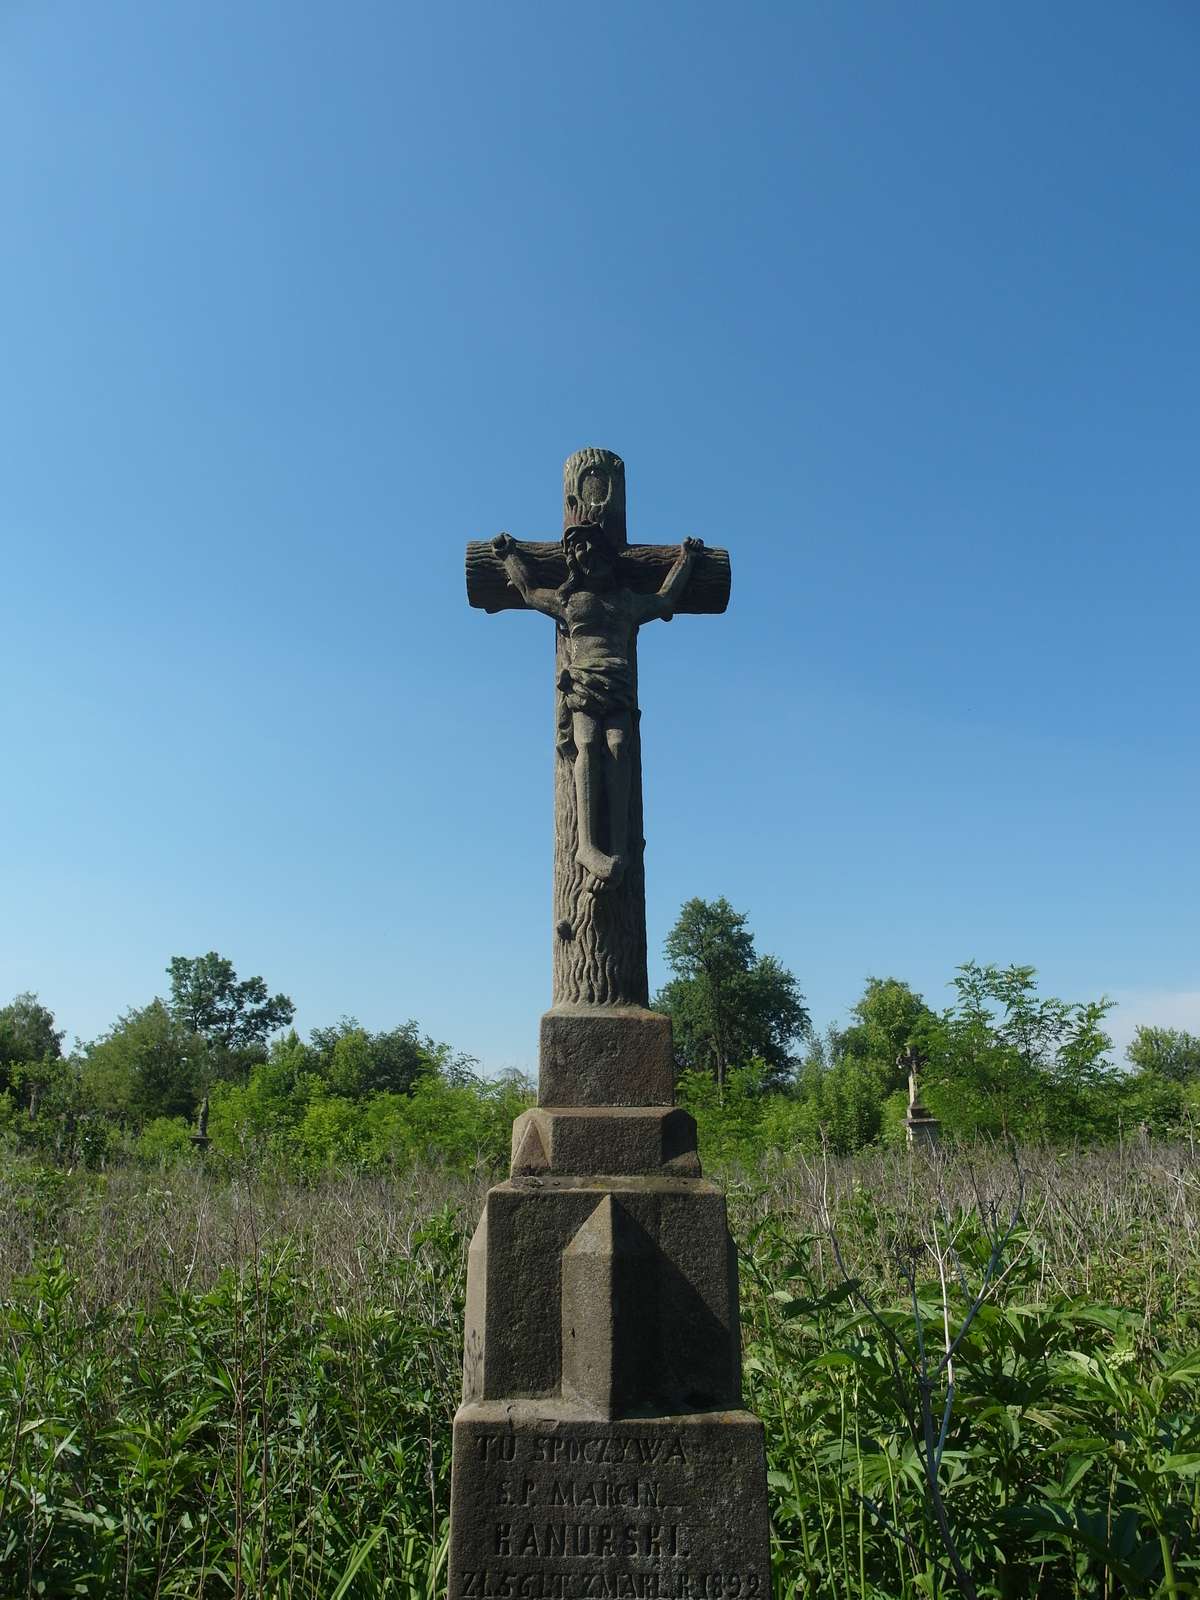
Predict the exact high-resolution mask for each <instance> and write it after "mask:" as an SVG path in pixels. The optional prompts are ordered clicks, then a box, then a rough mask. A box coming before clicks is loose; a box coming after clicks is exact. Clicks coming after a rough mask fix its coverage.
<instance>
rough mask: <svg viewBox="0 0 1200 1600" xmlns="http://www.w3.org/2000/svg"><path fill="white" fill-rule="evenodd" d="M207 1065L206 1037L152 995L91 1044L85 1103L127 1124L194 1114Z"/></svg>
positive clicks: (84, 1072)
mask: <svg viewBox="0 0 1200 1600" xmlns="http://www.w3.org/2000/svg"><path fill="white" fill-rule="evenodd" d="M207 1067H208V1050H207V1046H206V1044H205V1042H204V1040H203V1039H202V1038H200V1036H199V1035H198V1034H196V1033H193V1032H192V1031H191V1030H190V1029H189V1028H188V1027H187V1026H186V1025H185V1024H184V1023H183V1022H181V1021H180V1020H179V1018H178V1017H176V1016H175V1015H174V1014H173V1013H172V1011H171V1010H170V1008H169V1007H168V1006H167V1005H166V1004H165V1003H164V1002H163V1001H162V1000H152V1001H151V1002H150V1004H149V1005H148V1006H141V1007H134V1008H133V1009H131V1010H129V1011H127V1012H125V1014H124V1015H123V1016H122V1017H121V1018H120V1019H119V1020H118V1021H117V1022H116V1023H115V1024H114V1026H113V1027H112V1028H110V1029H109V1031H108V1032H107V1033H106V1034H104V1035H102V1036H101V1037H100V1038H99V1039H97V1040H95V1041H94V1043H92V1044H90V1045H88V1046H87V1049H86V1051H85V1052H84V1057H83V1061H82V1064H81V1066H80V1094H81V1097H82V1100H83V1104H84V1106H85V1108H87V1109H93V1110H96V1111H99V1112H101V1113H102V1114H103V1115H105V1116H108V1117H111V1118H114V1119H115V1120H117V1121H119V1122H123V1123H127V1124H134V1125H137V1126H141V1124H142V1123H143V1122H147V1121H149V1120H151V1119H152V1118H154V1117H191V1115H192V1114H193V1112H194V1110H195V1107H196V1101H197V1098H198V1096H199V1091H200V1088H201V1085H202V1084H203V1083H204V1081H205V1080H206V1077H207Z"/></svg>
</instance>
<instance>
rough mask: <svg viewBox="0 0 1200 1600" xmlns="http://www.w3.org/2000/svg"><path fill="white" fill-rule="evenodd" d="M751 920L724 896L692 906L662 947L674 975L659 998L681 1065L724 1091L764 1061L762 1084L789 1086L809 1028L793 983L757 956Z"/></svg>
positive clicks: (766, 959) (681, 915) (781, 969)
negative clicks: (740, 1072) (735, 1071)
mask: <svg viewBox="0 0 1200 1600" xmlns="http://www.w3.org/2000/svg"><path fill="white" fill-rule="evenodd" d="M747 920H748V919H747V918H746V916H745V915H743V914H742V913H741V912H738V911H735V910H734V909H733V907H732V906H731V905H730V904H729V901H728V900H726V899H725V898H724V897H723V896H722V897H721V898H720V899H718V900H711V901H710V900H700V899H695V900H688V901H687V902H686V903H685V904H684V906H683V908H682V909H681V911H680V913H679V917H678V920H677V921H676V923H675V926H674V927H673V928H672V929H671V931H670V933H669V934H668V935H667V938H666V943H665V946H664V950H665V954H666V958H667V963H668V965H669V966H670V968H671V971H672V972H673V973H674V974H675V976H674V978H672V979H671V981H670V982H669V983H667V984H666V985H664V987H663V988H662V989H661V990H660V991H659V993H658V994H657V995H656V996H655V999H654V1004H655V1006H656V1007H657V1009H658V1010H660V1011H665V1012H666V1013H667V1014H668V1016H670V1018H671V1021H672V1024H673V1028H674V1036H675V1054H676V1057H677V1059H678V1061H679V1064H680V1066H681V1067H682V1068H684V1069H685V1070H689V1071H704V1072H710V1073H711V1074H712V1076H713V1077H714V1078H715V1079H716V1082H717V1085H718V1088H722V1087H723V1086H724V1083H725V1079H726V1077H727V1075H728V1073H729V1071H730V1069H731V1068H734V1067H747V1066H749V1065H750V1064H751V1062H761V1063H762V1066H763V1073H762V1081H763V1083H764V1086H772V1085H778V1084H780V1083H782V1082H784V1081H786V1080H787V1078H788V1077H789V1076H790V1075H791V1072H792V1070H793V1067H794V1065H795V1062H794V1057H793V1054H792V1048H793V1045H794V1044H795V1042H796V1040H797V1039H799V1038H800V1037H802V1036H803V1035H804V1034H805V1033H806V1032H807V1030H808V1027H809V1022H810V1019H809V1014H808V1008H807V1006H806V1005H805V1004H804V996H803V995H802V994H801V992H800V987H799V984H798V983H797V981H796V979H795V977H794V976H793V975H792V973H790V972H789V971H788V970H787V968H786V967H784V966H783V965H782V964H781V963H780V962H779V961H777V960H776V959H775V957H774V956H770V955H758V954H756V952H755V949H754V935H753V934H752V933H751V932H750V929H749V927H748V925H747Z"/></svg>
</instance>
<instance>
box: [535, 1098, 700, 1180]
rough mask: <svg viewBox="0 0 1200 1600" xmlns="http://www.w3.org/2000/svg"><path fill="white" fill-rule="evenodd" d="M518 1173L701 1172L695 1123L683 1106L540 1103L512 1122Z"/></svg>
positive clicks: (687, 1175) (687, 1174)
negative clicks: (547, 1105)
mask: <svg viewBox="0 0 1200 1600" xmlns="http://www.w3.org/2000/svg"><path fill="white" fill-rule="evenodd" d="M512 1151H513V1155H512V1176H513V1177H514V1178H531V1177H544V1176H547V1175H549V1174H553V1175H554V1176H555V1177H570V1176H576V1177H590V1176H591V1175H593V1174H604V1175H606V1176H609V1177H617V1176H637V1175H645V1176H652V1175H653V1174H655V1173H664V1174H670V1175H672V1176H674V1177H679V1178H698V1177H699V1176H700V1157H699V1155H698V1153H697V1151H696V1122H695V1118H694V1117H692V1115H691V1114H690V1112H687V1111H684V1110H683V1109H682V1107H680V1106H621V1107H616V1106H608V1107H604V1108H597V1109H590V1108H585V1107H580V1106H555V1107H546V1106H539V1107H537V1108H536V1109H535V1110H533V1111H526V1112H523V1113H522V1115H521V1116H519V1117H518V1118H517V1120H516V1122H514V1123H513V1137H512Z"/></svg>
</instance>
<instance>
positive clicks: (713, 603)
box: [449, 447, 770, 1600]
mask: <svg viewBox="0 0 1200 1600" xmlns="http://www.w3.org/2000/svg"><path fill="white" fill-rule="evenodd" d="M729 581H730V580H729V557H728V554H727V553H726V552H725V551H723V550H711V549H707V548H705V547H704V546H703V545H702V544H701V543H700V541H699V540H696V539H690V538H689V539H684V540H682V541H681V542H679V543H677V544H673V545H663V546H659V545H630V543H629V540H628V533H627V528H626V515H625V466H624V463H623V462H622V460H621V458H620V457H619V456H617V455H615V454H614V453H613V452H612V451H611V450H603V449H599V448H593V447H588V448H586V449H583V450H577V451H576V452H575V453H574V454H573V455H571V456H569V457H568V458H567V461H566V463H565V465H564V467H563V537H562V541H561V543H559V544H549V543H545V542H521V541H518V540H515V539H513V538H511V537H510V536H509V535H508V534H500V535H498V536H497V537H496V538H495V539H493V540H492V541H491V542H490V543H484V542H477V543H473V544H471V545H469V546H468V547H467V594H468V598H469V599H470V602H471V604H472V605H477V606H480V607H482V608H483V609H484V610H487V611H505V610H529V611H535V612H540V613H541V614H542V615H543V616H545V617H551V618H553V619H554V622H555V629H554V647H555V660H554V683H555V719H554V748H555V753H556V754H555V763H554V899H553V905H554V914H553V928H554V936H553V974H554V983H553V999H554V1005H553V1007H552V1009H551V1010H550V1011H548V1012H547V1013H546V1015H545V1016H544V1017H543V1018H542V1035H541V1062H540V1072H539V1078H538V1106H537V1109H536V1110H534V1111H529V1112H526V1113H525V1115H524V1116H522V1117H519V1118H518V1119H517V1122H516V1125H515V1127H514V1128H513V1147H512V1175H511V1177H510V1179H509V1181H508V1182H507V1183H501V1184H498V1185H497V1186H496V1188H494V1189H493V1190H491V1192H490V1193H489V1194H488V1197H487V1200H486V1202H485V1204H484V1209H483V1216H482V1217H481V1218H480V1221H479V1226H478V1228H477V1229H476V1231H475V1237H474V1239H473V1240H472V1242H471V1251H470V1260H469V1264H468V1274H467V1327H466V1343H465V1350H464V1358H463V1404H462V1408H461V1409H460V1411H459V1413H458V1416H457V1417H456V1418H455V1422H454V1473H453V1486H452V1492H451V1510H450V1576H449V1584H450V1600H519V1597H527V1600H588V1597H591V1596H604V1597H611V1600H618V1597H628V1600H758V1597H759V1596H762V1597H765V1596H766V1595H767V1593H768V1590H769V1587H770V1584H769V1572H770V1567H769V1555H768V1519H767V1495H766V1467H765V1458H764V1452H763V1436H762V1426H761V1424H760V1423H759V1422H758V1421H757V1420H756V1419H755V1418H754V1417H752V1416H750V1414H749V1413H748V1412H745V1411H743V1410H742V1409H741V1356H740V1344H739V1336H738V1294H737V1265H736V1261H735V1258H734V1252H733V1246H732V1243H731V1241H730V1238H729V1229H728V1227H727V1224H726V1219H725V1200H724V1197H723V1196H722V1194H721V1193H720V1191H719V1190H718V1189H716V1188H715V1187H714V1186H713V1185H712V1184H711V1183H706V1182H705V1181H704V1179H703V1178H702V1177H701V1176H700V1162H699V1158H698V1156H697V1153H696V1126H695V1123H694V1122H693V1121H692V1119H691V1117H689V1116H688V1115H687V1113H686V1112H684V1111H681V1110H678V1109H676V1108H675V1106H674V1086H675V1079H674V1060H673V1053H672V1049H671V1024H670V1022H669V1021H668V1019H667V1018H666V1017H663V1016H659V1015H657V1014H656V1013H655V1012H653V1011H650V1010H649V1009H648V1008H647V1000H648V994H649V989H648V985H647V973H646V906H645V878H644V861H643V848H644V843H645V841H644V839H643V838H642V776H641V713H640V711H639V710H638V698H637V681H638V672H637V636H638V630H639V629H640V628H641V627H642V626H643V625H644V624H646V623H649V622H652V621H654V620H656V619H661V620H664V621H669V620H670V619H671V617H673V616H676V615H679V614H687V613H692V614H696V615H705V614H714V613H718V612H721V611H724V609H725V606H726V604H727V602H728V599H729Z"/></svg>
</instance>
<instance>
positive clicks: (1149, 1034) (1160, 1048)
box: [1125, 1024, 1200, 1083]
mask: <svg viewBox="0 0 1200 1600" xmlns="http://www.w3.org/2000/svg"><path fill="white" fill-rule="evenodd" d="M1125 1054H1126V1056H1128V1058H1129V1060H1130V1061H1131V1062H1132V1063H1133V1065H1134V1066H1135V1067H1136V1068H1137V1069H1138V1071H1139V1072H1152V1073H1155V1074H1156V1075H1157V1076H1158V1077H1160V1078H1166V1079H1168V1080H1169V1081H1170V1082H1171V1083H1200V1036H1198V1035H1196V1034H1194V1033H1185V1032H1184V1030H1183V1029H1182V1028H1151V1027H1147V1026H1146V1025H1145V1024H1142V1025H1141V1026H1140V1027H1138V1028H1137V1029H1135V1031H1134V1035H1133V1040H1132V1042H1131V1043H1130V1044H1129V1046H1128V1048H1127V1049H1126V1051H1125Z"/></svg>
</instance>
